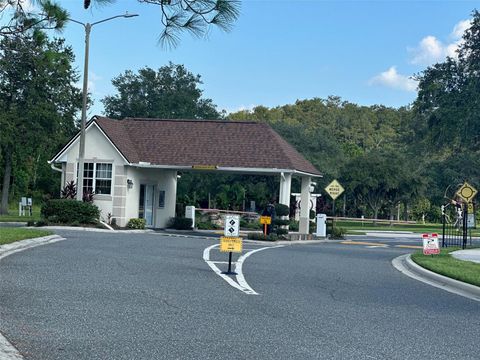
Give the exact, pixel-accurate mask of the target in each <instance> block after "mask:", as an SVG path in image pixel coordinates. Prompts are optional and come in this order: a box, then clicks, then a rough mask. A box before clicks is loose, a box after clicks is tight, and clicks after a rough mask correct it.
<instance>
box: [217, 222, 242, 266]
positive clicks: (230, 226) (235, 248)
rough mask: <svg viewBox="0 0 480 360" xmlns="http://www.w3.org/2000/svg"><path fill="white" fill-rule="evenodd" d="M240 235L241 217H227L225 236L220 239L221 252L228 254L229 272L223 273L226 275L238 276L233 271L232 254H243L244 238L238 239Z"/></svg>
mask: <svg viewBox="0 0 480 360" xmlns="http://www.w3.org/2000/svg"><path fill="white" fill-rule="evenodd" d="M239 233H240V216H238V215H226V216H225V231H224V234H225V236H222V237H221V238H220V252H228V270H227V271H224V272H222V274H226V275H237V273H236V272H234V271H232V253H234V252H238V253H241V252H242V238H240V237H238V235H239Z"/></svg>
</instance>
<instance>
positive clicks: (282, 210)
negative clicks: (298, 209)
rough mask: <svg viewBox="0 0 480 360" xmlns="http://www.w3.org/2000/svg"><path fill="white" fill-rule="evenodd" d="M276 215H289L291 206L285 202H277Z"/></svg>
mask: <svg viewBox="0 0 480 360" xmlns="http://www.w3.org/2000/svg"><path fill="white" fill-rule="evenodd" d="M275 215H276V216H288V215H290V208H289V207H288V206H287V205H284V204H275Z"/></svg>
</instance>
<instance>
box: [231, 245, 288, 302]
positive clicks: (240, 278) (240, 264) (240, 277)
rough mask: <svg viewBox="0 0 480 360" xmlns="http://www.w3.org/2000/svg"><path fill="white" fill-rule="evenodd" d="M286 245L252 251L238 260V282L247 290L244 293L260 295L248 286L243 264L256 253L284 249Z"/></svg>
mask: <svg viewBox="0 0 480 360" xmlns="http://www.w3.org/2000/svg"><path fill="white" fill-rule="evenodd" d="M283 246H284V245H277V246H269V247H263V248H260V249H255V250H252V251H249V252H247V253H246V254H245V255H242V256H240V257H239V258H238V260H237V263H236V265H235V272H236V273H237V281H238V283H239V284H240V285H241V286H242V287H244V288H245V289H246V291H244V292H245V293H247V294H251V295H258V293H257V292H256V291H255V290H253V289H252V288H251V287H250V285H248V283H247V281H246V280H245V277H244V276H243V262H244V261H245V260H246V259H247V258H248V257H249V256H250V255H252V254H255V253H256V252H259V251H263V250H267V249H274V248H279V247H283Z"/></svg>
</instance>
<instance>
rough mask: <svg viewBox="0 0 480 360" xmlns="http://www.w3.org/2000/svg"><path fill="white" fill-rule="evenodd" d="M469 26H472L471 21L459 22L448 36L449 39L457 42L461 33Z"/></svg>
mask: <svg viewBox="0 0 480 360" xmlns="http://www.w3.org/2000/svg"><path fill="white" fill-rule="evenodd" d="M470 26H472V20H469V19H467V20H461V21H459V22H458V23H457V24H456V25H455V26H454V27H453V31H452V33H451V34H450V36H451V38H453V40H459V39H461V38H462V36H463V33H464V32H465V30H467V29H468V28H470Z"/></svg>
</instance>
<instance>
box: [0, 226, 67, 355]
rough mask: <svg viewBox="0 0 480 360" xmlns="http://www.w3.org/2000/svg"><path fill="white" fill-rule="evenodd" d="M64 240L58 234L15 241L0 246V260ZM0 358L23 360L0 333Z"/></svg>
mask: <svg viewBox="0 0 480 360" xmlns="http://www.w3.org/2000/svg"><path fill="white" fill-rule="evenodd" d="M62 240H65V238H62V237H60V236H58V235H50V236H43V237H39V238H34V239H26V240H21V241H16V242H13V243H11V244H5V245H1V246H0V260H2V259H3V258H5V257H7V256H9V255H12V254H15V253H17V252H19V251H23V250H27V249H31V248H34V247H37V246H40V245H46V244H52V243H54V242H58V241H62ZM0 359H1V360H23V356H22V355H21V354H20V353H19V352H18V350H17V349H16V348H15V347H14V346H13V345H12V344H11V343H10V342H9V341H8V340H7V339H6V338H5V337H4V336H3V335H2V333H0Z"/></svg>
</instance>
